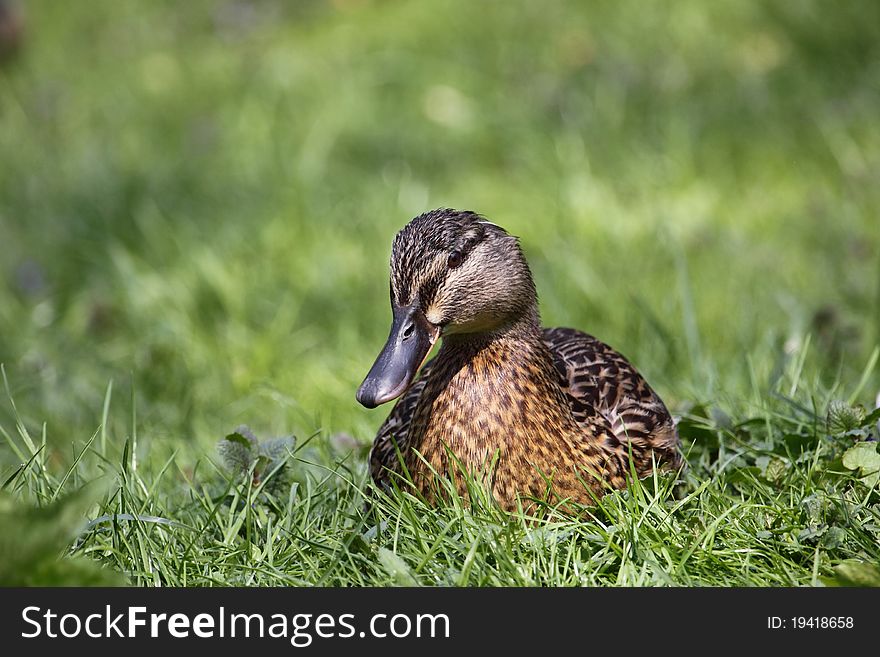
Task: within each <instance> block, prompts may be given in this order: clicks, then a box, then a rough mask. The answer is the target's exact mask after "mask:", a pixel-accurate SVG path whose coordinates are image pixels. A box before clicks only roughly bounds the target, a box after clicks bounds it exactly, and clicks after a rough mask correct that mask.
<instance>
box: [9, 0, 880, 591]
mask: <svg viewBox="0 0 880 657" xmlns="http://www.w3.org/2000/svg"><path fill="white" fill-rule="evenodd" d="M25 10H26V16H25V18H26V21H25V32H24V35H23V39H22V40H21V43H20V45H19V49H18V51H17V52H16V53H15V54H14V55H13V56H8V57H5V58H4V59H3V60H2V62H0V152H2V153H3V157H2V159H0V237H2V239H0V276H2V278H0V363H2V364H3V380H4V383H5V386H6V387H5V390H2V391H0V485H2V487H3V490H2V492H0V523H2V525H3V526H5V527H8V526H15V527H20V528H21V529H20V531H16V532H4V535H3V536H0V582H2V583H6V584H10V583H13V584H15V583H17V584H40V583H43V584H45V583H49V584H52V583H131V584H137V585H166V586H178V585H188V586H202V585H242V584H247V585H287V584H293V585H313V584H324V585H340V586H342V585H344V586H352V585H354V586H359V585H388V584H424V585H467V586H477V585H583V584H587V585H698V586H705V585H708V586H777V585H828V584H851V583H866V584H874V585H880V570H878V568H877V565H876V564H878V563H880V492H878V481H877V480H878V476H877V474H876V471H877V468H878V467H880V464H878V462H880V455H878V453H877V442H876V441H875V440H872V439H874V438H876V434H877V432H878V428H877V427H876V424H877V421H878V419H880V414H878V413H874V412H873V410H874V408H875V405H876V404H877V403H878V400H877V395H878V390H880V372H878V368H877V360H878V353H880V352H878V349H880V83H878V80H880V4H878V3H876V2H873V1H870V0H865V1H864V2H848V3H837V4H835V5H834V6H833V7H829V6H828V5H827V4H826V3H821V2H819V1H818V0H814V1H811V0H804V1H802V2H797V3H790V2H782V1H780V2H772V1H768V2H759V3H744V2H739V1H738V0H723V1H718V2H713V3H705V2H698V1H697V0H693V1H690V2H687V1H682V2H671V3H643V2H636V1H635V0H627V1H623V2H591V3H584V2H576V1H574V0H571V1H568V2H558V3H539V2H527V1H525V0H517V1H514V2H501V1H500V0H493V1H490V2H485V3H476V2H469V1H467V0H441V1H437V2H419V1H417V0H402V1H398V2H379V1H375V2H371V1H369V0H360V1H355V0H335V1H333V2H319V1H318V0H311V1H302V2H295V3H284V2H280V1H272V0H263V1H257V0H228V1H224V2H208V1H207V0H196V1H193V2H186V3H180V2H172V1H170V0H168V1H164V2H150V3H143V2H135V1H133V0H131V1H121V2H117V1H113V0H96V1H94V2H89V3H85V2H67V3H61V2H52V1H51V0H32V1H31V2H28V3H27V4H26V7H25ZM438 206H450V207H458V208H468V209H472V210H476V211H478V212H481V213H482V214H484V215H486V216H487V217H488V218H489V219H491V220H492V221H494V222H496V223H498V224H500V225H502V226H504V227H505V228H506V229H507V230H509V231H510V232H511V233H513V234H515V235H518V236H520V237H521V239H522V245H523V248H524V251H525V253H526V256H527V257H528V259H529V262H530V264H531V267H532V270H533V272H534V275H535V279H536V283H537V286H538V292H539V296H540V302H541V312H542V317H543V321H544V323H545V324H546V325H548V326H573V327H577V328H580V329H582V330H585V331H587V332H589V333H592V334H594V335H596V336H598V337H600V338H601V339H603V340H605V341H607V342H609V343H610V344H612V345H613V346H615V347H616V348H618V349H619V350H620V351H622V352H623V353H624V354H626V355H627V356H628V357H629V358H630V359H631V360H632V361H633V362H634V363H635V364H636V366H637V367H638V368H639V369H640V371H641V372H642V373H643V374H644V375H645V377H646V378H647V379H648V381H649V382H650V383H651V384H652V385H653V387H654V388H655V389H656V390H657V391H658V392H659V393H660V395H661V396H662V397H663V398H664V400H665V401H666V402H667V404H668V406H669V407H670V409H671V410H672V411H673V413H674V414H675V415H676V416H677V417H679V418H680V425H679V427H680V433H681V437H682V441H683V444H684V447H685V452H686V455H687V461H688V464H689V468H688V471H687V473H686V475H685V476H684V481H683V482H682V483H681V484H680V485H676V482H675V481H674V479H673V478H672V477H659V478H656V479H651V480H647V481H642V482H640V483H639V482H635V483H634V484H633V486H632V487H631V489H630V490H629V491H626V492H623V493H616V494H613V495H609V496H607V497H606V498H605V499H604V500H602V502H601V504H600V505H599V506H598V507H596V508H595V509H593V510H592V512H591V514H590V516H591V517H589V518H580V519H577V518H572V517H570V516H565V515H562V514H554V513H551V514H550V515H549V517H546V518H541V519H533V518H525V517H522V516H521V515H517V514H514V515H507V514H505V513H503V512H501V511H499V510H498V509H496V508H494V507H493V506H492V505H491V504H489V503H486V502H485V501H483V502H477V503H475V504H473V505H472V506H468V505H464V504H463V503H462V501H461V500H456V499H453V500H451V501H450V502H449V503H447V504H444V505H442V506H439V507H436V508H429V507H427V506H425V505H424V504H423V503H422V502H420V501H419V500H417V499H415V498H413V497H410V496H407V495H404V494H401V495H398V496H395V497H392V498H385V499H382V500H381V501H380V502H379V503H378V504H377V505H376V506H375V507H374V508H373V509H372V510H370V511H366V510H365V509H364V504H363V502H364V497H363V493H362V491H363V488H364V485H365V484H366V481H367V478H368V476H367V467H366V466H367V450H368V449H369V445H370V443H371V440H372V437H373V435H374V434H375V431H376V429H377V427H378V426H379V424H380V423H381V421H382V420H383V419H384V417H385V415H386V414H387V412H388V410H390V409H389V408H388V407H380V408H379V409H377V410H374V411H368V410H366V409H364V408H362V407H361V406H360V405H358V404H357V402H356V401H355V397H354V394H355V390H356V388H357V386H358V384H359V383H360V381H361V380H362V378H363V376H364V375H365V374H366V372H367V370H368V369H369V367H370V365H371V363H372V361H373V359H374V358H375V356H376V354H377V353H378V350H379V349H380V347H381V345H382V343H383V341H384V339H385V337H386V335H387V331H388V325H389V321H390V309H389V307H388V255H389V252H390V244H391V240H392V238H393V236H394V234H395V232H396V231H397V230H399V229H400V228H401V227H402V226H403V225H404V224H405V223H406V222H407V221H408V220H409V219H410V218H411V217H412V216H414V215H416V214H419V213H421V212H423V211H425V210H427V209H431V208H433V207H438ZM240 425H247V426H248V427H250V429H251V430H252V431H253V433H254V434H255V435H256V436H257V437H258V438H259V439H260V440H269V439H274V438H284V437H289V436H293V437H294V439H291V440H289V441H287V442H284V441H283V440H282V441H280V442H276V443H274V447H275V452H274V456H275V457H277V458H274V459H273V458H268V459H260V460H259V461H258V462H257V463H256V465H255V466H253V463H252V462H253V461H254V459H253V458H252V455H249V454H248V453H247V451H248V450H249V449H250V447H249V446H248V445H246V444H245V443H248V441H246V440H245V441H241V440H239V441H236V440H235V439H233V440H231V441H228V440H225V438H224V437H225V436H227V435H230V434H233V432H235V431H236V430H237V427H239V426H240ZM294 443H295V446H294V447H293V449H292V450H288V449H285V447H286V446H290V445H292V444H294ZM220 444H224V445H227V447H226V448H223V447H219V445H220ZM229 444H231V445H232V446H231V447H229V446H228V445H229ZM269 447H271V445H270V446H269ZM224 449H225V451H224ZM254 449H255V448H254ZM266 451H270V450H269V448H266ZM279 455H280V456H279ZM249 465H251V466H253V467H256V468H257V469H258V470H259V472H258V474H259V476H258V477H257V478H256V481H255V478H254V477H253V473H252V472H251V470H252V469H253V467H251V470H249ZM243 471H244V472H243ZM13 523H14V524H13ZM59 555H63V558H61V559H60V560H59V558H58V557H59Z"/></svg>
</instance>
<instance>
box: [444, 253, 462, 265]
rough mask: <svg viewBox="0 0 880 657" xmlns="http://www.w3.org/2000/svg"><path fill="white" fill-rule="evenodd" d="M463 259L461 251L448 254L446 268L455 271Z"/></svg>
mask: <svg viewBox="0 0 880 657" xmlns="http://www.w3.org/2000/svg"><path fill="white" fill-rule="evenodd" d="M463 259H464V257H463V256H462V255H461V251H453V252H452V253H450V254H449V257H448V258H447V259H446V266H447V267H449V268H450V269H455V268H456V267H458V266H459V265H460V264H461V261H462V260H463Z"/></svg>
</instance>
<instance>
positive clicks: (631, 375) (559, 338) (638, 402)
mask: <svg viewBox="0 0 880 657" xmlns="http://www.w3.org/2000/svg"><path fill="white" fill-rule="evenodd" d="M544 342H546V343H547V346H548V347H549V348H550V352H551V353H552V354H553V361H554V365H555V366H556V370H557V372H558V373H559V377H560V378H559V382H560V385H561V386H562V389H563V391H564V392H565V393H566V396H567V398H568V401H569V404H570V405H571V410H572V414H573V415H574V418H575V420H577V422H578V423H579V424H581V425H583V426H585V427H587V426H589V425H590V424H591V423H590V420H589V418H590V417H593V416H595V414H596V413H597V412H598V413H600V414H601V415H603V416H604V417H605V418H606V419H607V421H608V423H609V424H610V425H611V427H612V430H613V432H614V438H616V439H617V445H607V447H609V448H611V449H612V450H613V451H618V450H622V451H623V452H624V453H628V452H629V451H630V450H632V454H633V459H634V461H635V466H636V471H637V472H638V473H639V475H640V476H644V475H646V474H648V473H650V472H651V470H652V462H653V461H656V462H657V463H658V464H659V465H665V466H667V467H671V468H676V469H677V468H679V467H680V466H681V461H682V459H681V452H680V450H679V438H678V433H677V432H676V430H675V424H674V422H673V420H672V416H671V415H670V414H669V411H668V410H667V409H666V406H665V405H664V404H663V401H662V400H661V399H660V397H659V396H657V393H655V392H654V391H653V390H652V389H651V387H650V386H649V385H648V383H647V381H645V379H644V378H642V375H641V374H639V373H638V372H637V371H636V369H635V368H634V367H633V366H632V364H631V363H630V362H629V361H628V360H627V359H626V358H624V357H623V356H622V355H621V354H619V353H618V352H617V351H615V350H614V349H612V348H611V347H609V346H608V345H607V344H605V343H604V342H602V341H601V340H598V339H596V338H594V337H593V336H591V335H587V334H586V333H583V332H581V331H577V330H575V329H570V328H551V329H544Z"/></svg>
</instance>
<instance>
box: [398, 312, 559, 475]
mask: <svg viewBox="0 0 880 657" xmlns="http://www.w3.org/2000/svg"><path fill="white" fill-rule="evenodd" d="M570 417H571V416H570V411H569V409H568V406H567V404H566V402H565V398H564V396H563V395H562V392H561V390H560V388H559V384H558V381H557V374H556V371H555V369H554V365H553V360H552V356H551V355H550V351H549V349H548V347H547V345H546V344H545V343H544V341H543V339H542V336H541V328H540V325H539V323H538V319H537V313H535V314H534V315H533V316H529V317H524V318H521V320H520V321H516V322H513V323H511V324H509V325H507V326H506V327H503V329H499V330H496V331H494V332H481V333H478V334H477V333H473V334H463V335H450V336H447V337H445V338H444V339H443V345H442V347H441V348H440V352H439V353H438V354H437V357H436V359H435V360H434V361H433V363H432V365H431V371H430V374H429V375H428V380H427V383H426V385H425V388H424V390H423V391H422V395H421V398H420V400H419V404H418V407H417V409H416V412H415V414H414V418H413V423H412V425H411V427H410V436H409V437H410V445H411V446H414V447H416V449H420V450H422V451H424V450H429V451H430V450H434V449H438V450H441V451H442V450H443V449H444V447H443V445H441V443H446V445H447V446H448V447H449V448H451V449H452V450H453V451H455V452H458V451H459V450H461V452H462V453H461V454H460V456H462V457H463V458H464V460H466V461H471V460H479V459H481V458H483V457H484V456H485V455H486V454H487V453H488V452H487V450H488V451H492V450H496V449H502V450H503V449H507V448H508V446H510V445H513V444H516V443H517V441H519V442H520V443H521V444H523V445H525V444H528V443H529V442H530V440H531V439H533V438H534V436H532V435H531V434H536V435H537V434H538V433H540V431H541V430H542V427H538V426H532V425H533V424H534V420H535V418H544V419H545V420H546V421H547V422H548V423H549V424H550V425H553V426H557V427H562V426H563V425H565V426H566V427H568V426H569V425H568V423H569V422H570Z"/></svg>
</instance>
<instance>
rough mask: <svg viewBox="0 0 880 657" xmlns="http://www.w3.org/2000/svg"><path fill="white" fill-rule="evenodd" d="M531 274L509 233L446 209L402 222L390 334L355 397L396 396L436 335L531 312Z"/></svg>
mask: <svg viewBox="0 0 880 657" xmlns="http://www.w3.org/2000/svg"><path fill="white" fill-rule="evenodd" d="M535 308H536V294H535V285H534V283H533V281H532V275H531V272H530V271H529V267H528V265H527V264H526V261H525V257H524V256H523V254H522V251H521V249H520V247H519V242H518V240H517V239H516V238H515V237H512V236H511V235H509V234H508V233H507V232H506V231H505V230H504V229H503V228H500V227H498V226H496V225H495V224H493V223H490V222H489V221H487V220H486V219H485V218H483V217H481V216H480V215H478V214H475V213H473V212H468V211H459V210H450V209H447V208H443V209H439V210H433V211H431V212H426V213H425V214H422V215H419V216H418V217H416V218H415V219H413V220H412V221H410V222H409V223H408V224H407V225H406V226H405V227H404V228H403V229H402V230H401V231H400V232H399V233H398V234H397V236H396V237H395V238H394V244H393V246H392V249H391V309H392V312H393V320H392V324H391V334H390V335H389V336H388V341H387V342H386V343H385V347H384V348H383V349H382V352H381V353H380V354H379V357H378V358H377V359H376V362H375V363H374V365H373V367H372V369H371V370H370V372H369V374H367V377H366V379H364V382H363V383H362V384H361V387H360V388H359V389H358V392H357V400H358V401H359V402H360V403H361V404H363V405H364V406H366V407H367V408H375V407H376V406H378V405H379V404H384V403H385V402H388V401H391V400H392V399H396V398H397V397H399V396H400V395H402V394H403V393H404V391H405V390H406V389H407V388H408V387H409V385H410V383H412V380H413V378H414V377H415V375H416V372H418V370H419V368H420V367H421V366H422V363H424V360H425V358H426V357H427V355H428V352H430V351H431V347H432V346H433V345H434V343H435V342H436V341H437V339H438V338H439V337H440V336H462V337H466V336H467V335H468V334H478V333H491V332H497V331H499V330H502V329H504V327H506V326H512V325H514V324H516V323H517V322H519V321H521V320H522V319H523V318H524V317H529V318H531V317H532V316H536V310H535Z"/></svg>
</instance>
